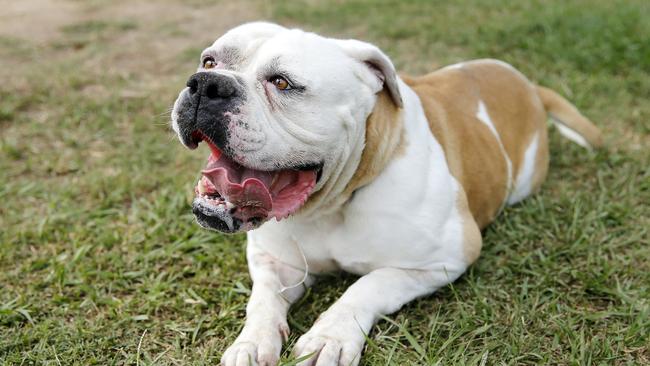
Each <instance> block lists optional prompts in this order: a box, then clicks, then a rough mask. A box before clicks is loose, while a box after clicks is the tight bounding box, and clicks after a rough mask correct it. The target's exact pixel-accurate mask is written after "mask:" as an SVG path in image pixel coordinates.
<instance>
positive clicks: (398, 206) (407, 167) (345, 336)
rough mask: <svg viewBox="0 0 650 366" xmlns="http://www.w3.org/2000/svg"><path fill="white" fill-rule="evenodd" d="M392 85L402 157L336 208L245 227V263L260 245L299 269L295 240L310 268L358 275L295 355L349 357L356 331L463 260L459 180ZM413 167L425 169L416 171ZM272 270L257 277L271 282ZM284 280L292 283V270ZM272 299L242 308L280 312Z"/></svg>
mask: <svg viewBox="0 0 650 366" xmlns="http://www.w3.org/2000/svg"><path fill="white" fill-rule="evenodd" d="M400 90H401V92H402V97H403V100H404V105H405V122H406V131H407V132H408V136H407V139H408V141H409V144H408V148H407V151H406V154H405V155H404V156H402V157H400V158H399V159H396V160H394V161H393V162H392V163H391V164H389V166H388V167H387V168H386V170H385V171H384V172H383V173H382V174H381V175H380V176H379V177H378V178H377V179H376V180H375V181H374V182H373V183H372V184H370V185H369V186H367V187H364V188H363V189H361V190H359V191H358V192H357V193H356V194H355V196H354V199H353V200H352V201H351V202H350V203H349V204H347V205H345V206H343V207H340V208H339V210H337V212H335V213H330V214H327V215H322V216H310V217H303V216H300V215H298V216H295V217H293V218H290V219H289V220H284V221H281V222H271V223H267V224H265V225H263V226H262V227H261V228H259V229H257V230H254V231H251V232H249V233H248V251H249V265H251V266H253V265H254V263H251V262H250V256H251V254H250V253H251V252H263V253H269V254H270V255H272V256H273V257H274V258H276V259H277V263H276V264H275V266H276V268H278V266H279V265H278V263H282V265H281V266H282V267H281V268H292V269H295V268H300V269H302V270H304V269H305V265H304V263H303V259H302V256H301V253H300V250H298V249H297V248H296V246H295V245H293V243H297V244H298V245H299V246H300V249H301V250H302V252H303V253H304V255H305V258H306V259H307V262H308V265H309V269H310V271H311V272H312V273H320V272H325V271H332V270H336V269H343V270H345V271H348V272H352V273H355V274H358V275H361V276H362V277H361V278H360V279H359V281H357V282H356V283H355V284H354V285H353V286H351V287H350V288H349V289H348V290H347V291H346V292H345V293H344V294H343V296H342V297H341V298H340V299H339V300H338V301H337V302H336V303H335V304H334V305H332V306H331V307H330V309H329V310H327V312H325V313H324V314H323V315H321V317H320V319H319V321H318V322H317V323H316V324H315V325H314V327H313V328H312V329H311V330H310V331H309V332H307V333H306V334H305V335H303V336H302V337H301V338H300V340H299V341H298V343H297V344H296V346H295V349H294V351H295V353H296V355H297V356H301V355H306V354H309V353H311V352H315V351H319V350H321V349H322V350H323V351H321V355H320V356H319V358H318V362H319V364H320V363H322V364H324V365H339V364H341V365H343V364H345V365H347V364H350V363H351V364H357V363H358V362H359V354H360V352H361V349H362V347H363V344H364V341H365V340H364V333H366V334H367V333H368V332H369V331H370V329H371V327H372V325H373V324H374V322H375V321H376V320H377V316H378V315H379V314H389V313H392V312H394V311H397V310H398V309H399V308H400V307H401V306H402V305H404V304H405V303H407V302H409V301H411V300H413V299H414V298H416V297H419V296H423V295H426V294H428V293H431V292H433V291H435V290H436V289H438V288H440V287H442V286H444V285H446V284H448V283H450V282H452V281H454V280H455V279H456V278H457V277H459V276H460V275H461V274H462V273H463V272H464V271H465V269H466V268H467V265H468V263H466V261H465V257H464V255H463V250H462V248H463V245H462V240H463V234H462V233H463V231H462V220H461V218H460V215H459V212H458V209H457V206H456V197H457V192H458V188H459V185H458V182H456V180H455V179H454V178H453V177H452V176H451V174H450V172H449V169H448V167H447V163H446V160H445V157H444V154H443V150H442V148H441V146H440V145H439V144H438V142H437V141H436V140H435V139H434V138H433V136H432V135H431V133H430V131H429V130H428V124H427V122H426V119H425V116H424V111H423V110H422V106H421V105H420V102H419V99H418V97H417V96H416V95H415V93H414V92H413V91H411V90H410V89H409V88H408V87H407V86H405V85H404V84H403V83H401V82H400ZM413 172H426V174H424V175H423V176H420V177H419V178H417V176H413V174H412V173H413ZM397 187H399V188H397ZM432 207H435V209H432ZM405 208H408V211H404V209H405ZM253 271H254V269H253V268H251V272H253ZM271 277H273V276H270V277H264V278H263V279H262V278H261V279H259V281H266V282H269V281H276V280H275V279H273V278H271ZM253 279H254V281H258V279H256V278H255V277H254V278H253ZM292 280H293V281H294V282H295V281H299V280H300V276H298V275H296V276H294V277H293V278H292ZM285 285H286V284H285ZM253 294H254V295H256V290H255V288H253ZM377 294H382V296H377ZM270 302H271V303H272V299H266V301H265V302H261V303H260V304H259V306H258V307H256V308H255V310H253V309H251V306H249V308H248V311H249V312H255V313H257V312H261V313H264V314H266V315H265V317H267V318H269V317H270V318H275V317H278V316H280V315H278V313H280V311H277V310H275V311H274V310H273V307H269V306H268V303H270ZM281 310H282V312H285V310H284V309H281ZM274 313H275V314H274ZM257 327H258V325H256V324H253V323H251V322H247V323H246V326H245V328H244V330H245V331H246V332H251V333H255V332H256V331H257V330H255V329H256V328H257ZM249 328H250V329H249ZM259 331H260V332H263V331H264V330H263V329H260V330H259ZM243 332H244V331H243ZM238 347H239V346H238ZM225 364H226V365H230V364H229V363H225Z"/></svg>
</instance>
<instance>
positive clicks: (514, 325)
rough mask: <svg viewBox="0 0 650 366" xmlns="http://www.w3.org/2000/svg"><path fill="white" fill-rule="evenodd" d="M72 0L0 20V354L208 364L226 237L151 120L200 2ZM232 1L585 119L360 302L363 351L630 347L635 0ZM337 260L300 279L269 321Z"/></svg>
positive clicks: (198, 32) (638, 127)
mask: <svg viewBox="0 0 650 366" xmlns="http://www.w3.org/2000/svg"><path fill="white" fill-rule="evenodd" d="M74 4H76V6H79V7H81V8H82V9H85V12H81V14H83V17H80V19H78V21H76V22H72V23H70V24H65V25H63V26H61V29H60V32H59V34H57V35H56V36H53V37H52V38H51V39H46V40H32V39H29V37H28V36H21V35H12V36H2V37H0V57H1V58H2V60H3V65H8V66H3V68H2V71H0V72H1V73H2V76H3V77H2V80H3V82H2V83H0V202H1V203H0V362H2V363H3V364H7V365H13V364H24V365H28V364H39V365H40V364H51V365H58V364H61V365H91V364H98V365H111V364H115V365H121V364H143V365H144V364H196V365H209V364H210V365H212V364H216V363H217V362H218V360H219V358H220V355H221V352H222V351H223V350H224V349H225V347H226V346H227V345H228V344H229V343H231V342H232V341H233V340H234V338H235V337H236V335H237V333H238V331H239V329H240V328H241V326H242V324H243V322H242V316H243V314H244V309H245V304H246V299H247V294H248V292H249V289H250V286H251V283H250V280H249V278H248V274H247V268H246V263H245V258H244V238H243V236H222V235H216V234H213V233H208V232H206V231H203V230H200V229H199V228H198V227H197V225H196V224H195V223H194V221H193V218H192V215H191V213H190V208H189V203H190V199H191V195H192V185H193V183H194V182H195V180H196V178H197V176H198V175H197V174H198V171H199V169H200V167H201V165H202V163H203V159H204V156H203V155H204V154H205V151H202V152H201V153H197V152H189V151H186V150H184V149H183V148H182V147H181V145H180V144H179V143H177V141H176V140H175V138H174V136H173V135H172V134H171V133H170V132H169V130H168V128H167V122H168V118H169V116H168V109H169V107H170V105H171V103H172V101H173V100H174V98H175V96H176V93H177V92H178V90H179V89H180V88H181V87H182V86H183V84H184V80H185V79H186V77H187V76H188V75H189V74H190V73H191V72H192V71H193V69H194V67H195V62H196V60H197V57H198V51H199V50H200V49H201V48H202V47H204V46H206V45H208V44H209V43H210V42H211V41H212V40H213V37H214V36H217V35H218V33H219V32H221V31H222V30H218V31H213V30H212V29H211V28H209V29H208V28H206V27H193V26H192V24H191V23H192V21H189V22H188V19H194V18H191V17H192V16H194V17H196V16H197V15H196V14H197V12H201V11H205V12H207V11H212V12H215V9H220V8H219V6H217V8H209V6H210V4H208V2H201V1H193V2H191V4H190V5H187V6H186V9H185V8H183V9H185V10H183V11H184V13H181V10H178V9H177V10H175V11H177V12H179V13H178V14H177V18H171V19H170V18H164V17H162V16H161V18H160V19H158V18H156V17H149V18H147V17H144V18H141V17H138V16H134V15H125V16H123V17H115V16H109V15H106V13H102V12H101V11H102V9H103V7H107V6H109V5H107V4H108V3H101V2H91V3H90V5H87V4H85V3H83V2H75V3H74ZM123 6H128V5H123ZM238 6H245V7H246V11H244V12H240V13H236V14H239V15H233V17H234V16H241V14H248V16H250V17H253V18H254V17H267V18H271V19H274V20H276V21H279V22H282V23H284V24H290V25H296V26H301V27H304V28H307V29H311V30H316V31H319V32H323V33H325V34H329V35H334V36H339V37H354V38H361V39H365V40H368V41H372V42H374V43H376V44H378V45H379V46H381V47H382V48H383V49H384V50H386V52H387V53H388V54H389V55H390V56H391V57H392V58H393V60H394V61H395V63H396V65H398V68H399V69H400V70H402V71H404V72H407V73H418V72H423V71H426V70H429V69H430V68H431V65H432V64H445V63H449V62H454V61H459V60H464V59H470V58H477V57H496V58H500V59H503V60H505V61H508V62H510V63H512V64H513V65H515V66H516V67H518V68H519V69H521V70H522V71H523V72H525V73H526V74H527V75H528V76H529V77H530V78H531V79H532V80H535V81H537V82H539V83H542V84H544V85H547V86H550V87H553V88H555V89H557V90H559V91H561V92H562V93H563V94H565V95H566V96H568V97H569V98H570V99H571V100H572V101H574V102H575V103H576V105H578V106H579V107H580V108H581V110H582V111H583V112H584V113H585V114H586V115H588V116H589V117H590V118H591V119H592V120H593V121H595V122H596V124H597V125H599V126H600V127H601V128H602V129H603V131H604V134H605V139H606V142H607V148H606V149H604V150H602V151H598V152H596V153H587V152H586V151H584V150H583V149H581V148H579V147H578V146H576V145H574V144H571V143H570V142H568V141H566V140H564V139H562V138H560V137H559V135H558V134H557V132H555V131H553V132H551V168H550V174H549V177H548V179H547V181H546V183H545V185H544V187H543V190H542V192H541V193H540V194H538V195H536V196H535V197H533V198H531V199H528V200H527V201H525V202H524V203H522V204H520V205H517V206H515V207H510V208H508V209H506V210H505V212H504V213H503V214H502V215H501V216H500V217H499V218H498V220H497V221H496V222H495V223H494V224H493V225H491V226H490V227H489V228H488V229H487V231H486V232H485V234H484V237H485V240H484V250H483V253H482V256H481V258H480V259H479V261H478V262H477V263H476V264H475V265H474V266H472V267H471V269H470V270H469V271H468V273H467V274H466V275H464V276H463V277H462V278H461V279H459V280H458V281H456V282H455V283H454V284H453V285H452V286H449V287H447V288H444V289H442V290H440V291H438V292H437V293H435V294H433V295H431V296H428V297H426V298H424V299H420V300H417V301H414V302H413V303H411V304H409V305H407V306H406V307H405V308H404V309H403V310H402V311H400V312H399V313H397V314H395V315H392V316H390V317H389V318H387V319H385V320H382V321H380V323H379V324H378V325H377V326H376V327H375V329H374V330H373V332H372V334H371V335H370V340H369V345H368V348H367V350H366V352H365V358H364V361H363V362H362V364H364V365H384V364H391V365H406V364H427V365H429V364H436V363H439V364H444V365H447V364H459V365H465V364H488V365H491V364H535V365H537V364H562V365H592V364H599V365H600V364H603V365H605V364H607V365H609V364H621V365H638V364H648V363H650V349H649V344H650V339H649V337H648V335H649V334H650V304H649V302H648V299H649V298H650V248H649V246H648V245H649V240H648V228H649V227H650V219H649V217H650V171H649V170H648V167H649V166H650V148H649V146H650V144H649V143H650V138H649V137H650V123H649V122H648V121H650V103H649V102H648V100H649V99H650V76H648V73H650V22H648V19H647V17H646V16H645V14H650V5H649V3H648V2H647V1H642V0H638V1H606V0H598V1H586V0H580V1H573V2H570V3H568V2H564V1H544V2H541V1H536V2H511V1H501V0H492V1H484V2H481V3H480V4H476V3H475V2H470V1H440V2H430V1H424V0H421V1H410V2H401V1H370V0H355V1H345V2H344V1H336V2H329V3H324V2H323V3H321V2H316V1H305V2H293V1H292V2H277V3H276V2H273V3H254V4H243V5H238ZM84 7H87V8H84ZM233 7H234V6H231V7H230V8H227V9H230V10H232V9H233ZM233 11H234V10H233ZM251 12H252V13H253V14H252V15H251ZM102 14H103V15H102ZM192 14H194V15H192ZM213 14H217V13H213ZM221 16H222V17H223V16H228V14H226V15H223V14H222V15H221ZM163 18H164V19H163ZM242 20H243V19H242ZM195 21H197V20H195ZM210 21H212V20H211V19H210V18H209V17H208V20H205V24H208V25H209V24H214V22H213V23H210ZM229 21H230V22H231V23H232V24H236V21H237V19H229ZM35 26H37V25H35ZM215 32H216V33H215ZM154 41H155V42H154ZM156 42H158V43H156ZM156 44H159V45H160V47H158V48H156V47H157V46H156V47H154V46H155V45H156ZM150 45H152V46H151V48H147V47H149V46H150ZM354 280H355V278H354V277H353V276H350V275H345V274H332V275H331V276H325V277H324V278H323V279H322V280H321V281H320V282H319V283H318V284H317V285H316V286H315V287H314V288H313V289H312V290H310V292H309V293H308V294H307V295H306V296H305V297H304V298H303V299H302V300H301V301H300V302H299V304H297V305H296V306H294V307H293V309H292V311H291V315H290V325H291V327H292V329H293V335H292V337H291V340H290V342H291V343H292V342H295V340H296V339H297V336H299V335H300V334H302V333H303V332H304V331H305V330H307V329H309V327H310V324H311V323H312V322H313V321H314V320H315V319H316V317H317V316H318V314H319V313H320V312H322V311H324V310H325V309H326V308H327V306H328V305H330V304H331V303H333V302H334V301H335V300H336V298H337V297H338V296H339V295H340V294H341V293H342V292H343V290H344V289H345V288H346V287H347V286H349V285H350V284H351V283H352V282H353V281H354ZM284 356H285V360H288V359H289V358H288V350H287V351H285V354H284Z"/></svg>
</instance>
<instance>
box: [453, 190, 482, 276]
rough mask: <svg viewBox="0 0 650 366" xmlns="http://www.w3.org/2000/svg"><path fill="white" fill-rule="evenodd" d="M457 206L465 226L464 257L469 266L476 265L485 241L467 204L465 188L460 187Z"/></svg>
mask: <svg viewBox="0 0 650 366" xmlns="http://www.w3.org/2000/svg"><path fill="white" fill-rule="evenodd" d="M456 206H457V207H458V212H459V213H460V215H461V220H462V225H463V256H464V257H465V262H466V263H467V264H472V263H474V261H475V260H477V259H478V257H479V255H480V254H481V247H482V246H483V239H482V238H481V231H480V230H479V228H478V226H477V225H476V221H474V217H473V216H472V214H471V212H470V210H469V205H468V204H467V196H466V195H465V191H464V190H463V187H458V197H456Z"/></svg>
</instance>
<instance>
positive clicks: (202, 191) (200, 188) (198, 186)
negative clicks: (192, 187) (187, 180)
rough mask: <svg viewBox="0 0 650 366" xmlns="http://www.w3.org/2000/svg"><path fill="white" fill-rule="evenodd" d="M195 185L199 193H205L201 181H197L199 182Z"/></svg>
mask: <svg viewBox="0 0 650 366" xmlns="http://www.w3.org/2000/svg"><path fill="white" fill-rule="evenodd" d="M196 187H197V188H198V190H199V194H201V195H203V194H204V193H205V187H204V186H203V184H201V181H199V183H198V184H197V185H196Z"/></svg>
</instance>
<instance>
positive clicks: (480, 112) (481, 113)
mask: <svg viewBox="0 0 650 366" xmlns="http://www.w3.org/2000/svg"><path fill="white" fill-rule="evenodd" d="M503 64H505V65H507V64H506V63H503ZM476 118H478V119H479V120H480V121H481V122H483V123H484V124H485V125H487V126H488V128H490V131H492V133H493V134H494V137H495V138H496V139H497V143H498V144H499V150H501V154H502V155H503V159H505V161H506V169H507V174H508V175H507V179H508V181H507V182H506V195H507V193H508V192H510V189H511V188H512V162H511V161H510V157H509V156H508V153H507V152H506V149H505V148H504V147H503V142H501V136H499V133H498V132H497V129H496V127H494V123H493V122H492V119H491V118H490V115H489V114H488V111H487V108H486V107H485V103H483V101H482V100H479V101H478V108H477V112H476ZM504 204H505V202H504Z"/></svg>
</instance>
